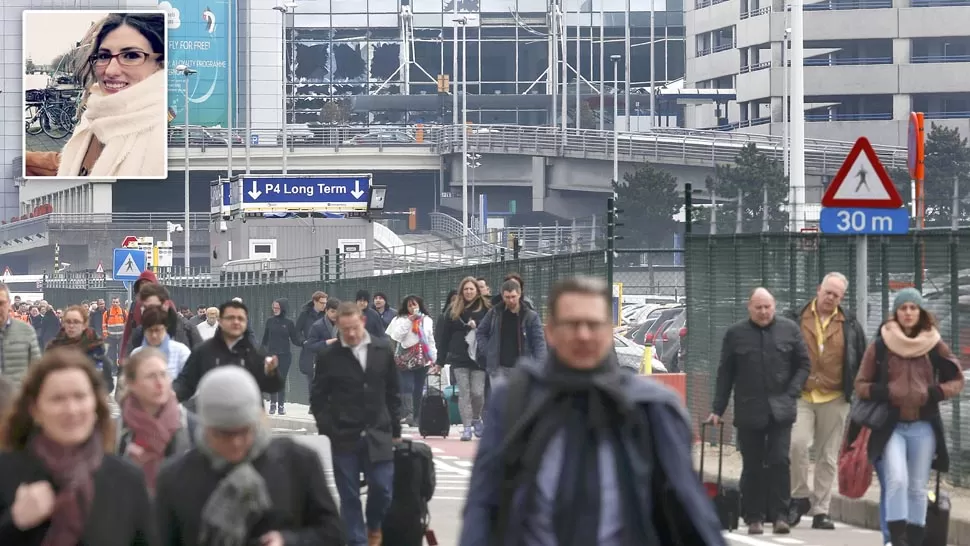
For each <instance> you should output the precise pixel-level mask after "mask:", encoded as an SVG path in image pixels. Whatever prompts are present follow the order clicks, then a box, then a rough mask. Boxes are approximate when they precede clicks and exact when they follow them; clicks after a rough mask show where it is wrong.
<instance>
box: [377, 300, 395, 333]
mask: <svg viewBox="0 0 970 546" xmlns="http://www.w3.org/2000/svg"><path fill="white" fill-rule="evenodd" d="M371 308H373V309H374V312H375V313H377V316H379V317H381V324H383V325H384V329H385V331H386V330H387V327H388V326H390V325H391V321H392V320H394V317H396V316H397V311H395V310H394V309H391V308H390V307H388V306H386V305H385V306H384V310H383V311H378V310H377V308H376V307H374V306H373V305H371Z"/></svg>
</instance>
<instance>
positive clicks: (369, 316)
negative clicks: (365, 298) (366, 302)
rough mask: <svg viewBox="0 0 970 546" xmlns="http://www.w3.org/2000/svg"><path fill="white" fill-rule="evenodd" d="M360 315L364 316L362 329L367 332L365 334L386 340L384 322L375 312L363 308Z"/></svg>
mask: <svg viewBox="0 0 970 546" xmlns="http://www.w3.org/2000/svg"><path fill="white" fill-rule="evenodd" d="M362 313H363V315H364V329H366V330H367V333H369V334H370V335H371V337H374V338H386V337H387V334H385V333H384V330H385V326H384V321H383V320H382V319H381V316H380V315H378V314H377V311H375V310H374V308H373V307H365V308H364V310H363V312H362Z"/></svg>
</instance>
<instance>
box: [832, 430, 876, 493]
mask: <svg viewBox="0 0 970 546" xmlns="http://www.w3.org/2000/svg"><path fill="white" fill-rule="evenodd" d="M848 432H849V431H848V427H847V430H846V435H845V439H843V440H842V449H840V450H839V494H840V495H842V496H844V497H848V498H850V499H860V498H862V496H863V495H865V494H866V491H868V490H869V486H871V485H872V473H873V468H872V463H871V462H869V447H868V444H869V436H870V434H871V431H870V430H869V429H868V428H866V427H862V429H861V430H860V431H859V434H858V435H857V436H856V437H855V440H853V441H852V443H851V444H850V443H848V441H849V435H848Z"/></svg>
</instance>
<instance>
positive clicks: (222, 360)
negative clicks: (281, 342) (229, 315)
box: [172, 330, 283, 402]
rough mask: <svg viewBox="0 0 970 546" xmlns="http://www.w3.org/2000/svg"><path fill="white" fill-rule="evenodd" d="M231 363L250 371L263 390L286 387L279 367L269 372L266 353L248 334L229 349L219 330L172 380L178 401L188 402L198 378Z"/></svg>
mask: <svg viewBox="0 0 970 546" xmlns="http://www.w3.org/2000/svg"><path fill="white" fill-rule="evenodd" d="M228 364H235V365H237V366H242V367H243V368H246V369H247V370H249V373H251V374H253V377H254V378H255V379H256V383H258V384H259V389H260V390H261V391H263V392H269V393H273V392H279V390H280V388H281V387H282V386H283V381H282V378H280V374H279V371H278V370H273V371H272V372H270V373H269V374H267V373H266V371H265V366H266V353H265V352H264V351H263V350H262V349H260V348H259V347H257V346H256V345H254V344H253V341H252V339H250V338H249V336H246V335H245V334H244V335H243V337H241V338H240V339H239V341H237V342H236V345H235V346H233V348H232V349H230V348H229V346H228V345H226V341H225V340H224V339H223V338H222V332H221V331H218V330H217V331H216V335H215V336H213V338H212V339H210V340H209V341H206V342H204V343H202V344H201V345H199V346H198V347H197V348H195V349H194V350H193V351H192V354H191V355H190V356H189V359H188V361H186V363H185V366H184V367H183V368H182V373H180V374H179V376H178V377H177V378H175V381H173V382H172V389H174V390H175V395H176V396H177V397H178V400H179V402H185V401H186V400H188V399H190V398H192V397H193V396H195V390H196V388H198V386H199V381H201V380H202V376H204V375H205V374H206V373H207V372H208V371H209V370H212V369H213V368H217V367H219V366H225V365H228Z"/></svg>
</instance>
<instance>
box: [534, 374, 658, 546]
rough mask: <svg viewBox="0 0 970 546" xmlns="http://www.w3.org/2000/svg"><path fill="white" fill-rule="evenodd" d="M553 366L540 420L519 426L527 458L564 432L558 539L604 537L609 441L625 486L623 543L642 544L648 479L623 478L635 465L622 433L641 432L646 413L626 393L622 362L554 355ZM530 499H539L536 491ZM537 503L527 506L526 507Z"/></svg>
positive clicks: (574, 544) (579, 542) (564, 545)
mask: <svg viewBox="0 0 970 546" xmlns="http://www.w3.org/2000/svg"><path fill="white" fill-rule="evenodd" d="M548 366H549V371H548V374H547V376H546V378H545V380H546V382H547V385H548V387H549V391H550V392H549V393H548V395H547V399H546V402H545V403H544V404H543V408H541V409H540V410H537V411H536V412H535V415H538V417H537V418H536V419H535V423H534V424H532V425H531V426H527V427H525V428H523V429H520V430H521V435H522V437H524V439H525V442H526V447H525V450H524V451H525V453H524V455H523V459H524V460H527V461H529V460H531V461H541V460H542V458H543V456H544V455H545V451H546V449H547V448H548V446H549V443H550V441H551V440H552V439H553V438H554V437H555V436H556V435H557V434H559V433H560V432H561V433H562V434H563V457H562V467H561V469H560V473H559V483H558V486H557V490H556V499H555V506H554V509H553V518H552V524H553V528H554V531H555V535H556V540H557V544H559V545H560V546H588V545H589V544H596V543H597V542H598V540H599V536H598V534H599V528H600V511H601V505H600V503H601V498H600V495H601V492H602V489H601V487H600V449H601V447H602V445H603V444H604V443H608V444H609V445H610V446H611V447H612V449H611V451H612V452H613V455H614V458H615V462H616V472H617V481H618V482H619V483H620V485H621V489H622V490H621V492H620V494H621V498H622V501H621V502H622V503H623V506H624V508H625V509H624V514H623V517H624V520H625V523H626V525H624V527H625V529H626V530H625V535H626V536H625V540H624V544H629V545H633V544H637V543H638V539H639V538H640V537H643V536H645V535H644V533H643V530H642V529H637V530H635V529H633V528H632V527H631V526H634V523H636V522H637V520H639V519H640V514H642V513H643V510H641V507H640V506H639V505H640V501H639V498H638V495H637V488H640V487H644V484H633V483H631V481H630V480H625V479H624V478H623V476H624V469H628V468H630V467H631V464H632V460H631V457H630V456H629V454H628V453H627V450H626V449H625V447H624V442H623V441H622V439H623V438H624V437H632V436H634V435H635V436H641V435H642V431H633V430H632V429H633V428H634V427H638V425H640V424H642V423H643V419H642V418H641V417H640V415H639V411H640V410H639V408H638V407H637V406H636V405H634V404H632V403H631V402H630V401H629V400H628V398H627V396H626V394H625V391H624V389H623V383H622V381H623V377H622V375H621V371H620V369H619V365H618V364H617V362H616V360H615V358H610V359H608V360H607V361H606V362H604V363H603V365H601V366H600V367H598V368H596V369H594V370H575V369H572V368H569V367H567V366H565V365H563V364H562V363H561V362H560V361H559V360H558V359H557V358H556V357H555V356H554V355H553V356H552V358H551V360H550V363H549V364H548ZM638 451H640V450H638ZM533 466H536V464H533ZM537 469H538V468H537V467H536V468H528V469H526V471H527V473H528V474H529V475H528V476H526V479H528V480H533V482H534V472H535V471H536V470H537ZM533 487H534V485H533ZM527 499H528V501H527V502H534V500H535V499H534V494H533V495H532V496H530V497H527ZM532 508H533V507H532V506H526V507H525V509H526V511H527V512H531V510H532Z"/></svg>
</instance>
